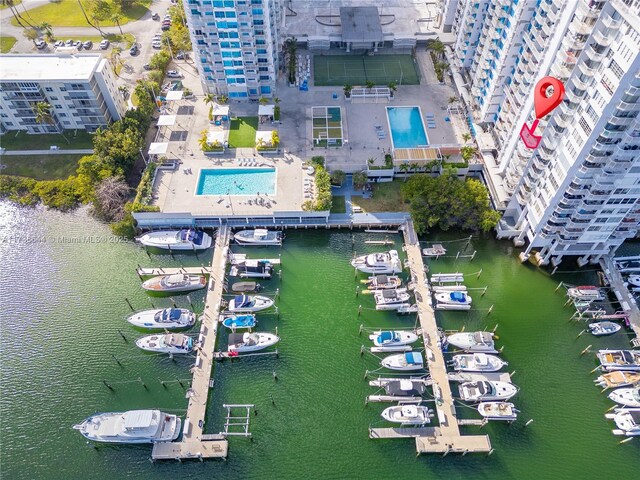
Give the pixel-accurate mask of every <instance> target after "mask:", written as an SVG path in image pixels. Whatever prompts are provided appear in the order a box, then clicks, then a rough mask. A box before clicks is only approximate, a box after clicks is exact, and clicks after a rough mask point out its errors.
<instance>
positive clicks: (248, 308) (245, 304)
mask: <svg viewBox="0 0 640 480" xmlns="http://www.w3.org/2000/svg"><path fill="white" fill-rule="evenodd" d="M271 306H273V300H272V299H271V298H269V297H264V296H262V295H236V296H235V297H233V299H232V300H231V301H230V302H229V307H228V310H229V311H230V312H258V311H260V310H264V309H266V308H269V307H271Z"/></svg>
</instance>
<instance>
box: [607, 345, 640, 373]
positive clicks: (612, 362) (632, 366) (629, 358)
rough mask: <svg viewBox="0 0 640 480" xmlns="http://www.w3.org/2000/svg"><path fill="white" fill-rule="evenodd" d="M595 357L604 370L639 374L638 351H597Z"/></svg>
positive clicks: (639, 358) (639, 353)
mask: <svg viewBox="0 0 640 480" xmlns="http://www.w3.org/2000/svg"><path fill="white" fill-rule="evenodd" d="M596 355H597V357H598V360H600V365H602V368H603V369H604V370H607V371H611V370H630V371H632V372H640V350H599V351H598V353H597V354H596Z"/></svg>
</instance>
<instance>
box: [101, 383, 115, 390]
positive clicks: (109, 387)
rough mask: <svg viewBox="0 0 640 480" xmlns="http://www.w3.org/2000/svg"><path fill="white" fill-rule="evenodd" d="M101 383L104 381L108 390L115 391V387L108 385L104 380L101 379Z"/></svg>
mask: <svg viewBox="0 0 640 480" xmlns="http://www.w3.org/2000/svg"><path fill="white" fill-rule="evenodd" d="M102 383H104V386H105V387H107V388H108V389H109V390H111V391H112V392H115V389H114V388H113V387H112V386H111V385H109V384H108V383H107V381H106V380H102Z"/></svg>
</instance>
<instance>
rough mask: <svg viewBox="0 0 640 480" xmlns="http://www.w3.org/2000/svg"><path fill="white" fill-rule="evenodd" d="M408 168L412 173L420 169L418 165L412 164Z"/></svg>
mask: <svg viewBox="0 0 640 480" xmlns="http://www.w3.org/2000/svg"><path fill="white" fill-rule="evenodd" d="M409 168H410V169H411V170H413V173H418V170H419V169H420V164H418V163H415V162H414V163H412V164H411V165H409Z"/></svg>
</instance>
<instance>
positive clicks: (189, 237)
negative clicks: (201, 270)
mask: <svg viewBox="0 0 640 480" xmlns="http://www.w3.org/2000/svg"><path fill="white" fill-rule="evenodd" d="M203 237H204V235H203V232H199V231H197V230H192V229H189V230H180V240H181V241H183V242H193V243H195V244H196V245H201V244H202V239H203Z"/></svg>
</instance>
